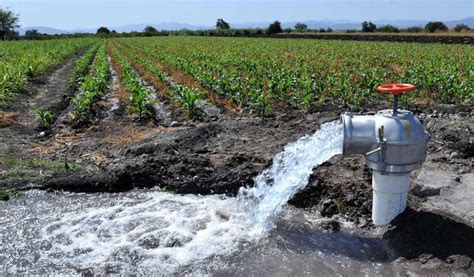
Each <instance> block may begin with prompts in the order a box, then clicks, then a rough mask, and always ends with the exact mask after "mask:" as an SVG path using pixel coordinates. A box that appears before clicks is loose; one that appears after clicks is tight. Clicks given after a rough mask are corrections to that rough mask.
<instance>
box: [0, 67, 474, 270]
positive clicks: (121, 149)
mask: <svg viewBox="0 0 474 277" xmlns="http://www.w3.org/2000/svg"><path fill="white" fill-rule="evenodd" d="M72 64H73V63H72V60H70V61H68V62H67V63H65V64H64V65H63V66H61V67H59V68H58V69H56V70H55V71H54V72H52V73H51V74H50V75H49V76H45V77H44V78H43V81H42V82H38V83H34V84H32V85H31V87H30V88H29V90H28V91H27V92H25V93H24V94H22V95H21V96H20V97H19V98H18V101H16V103H15V104H14V105H12V107H11V109H10V110H9V111H10V112H12V113H17V114H18V116H17V117H16V118H13V119H12V120H11V121H12V123H11V124H7V125H6V126H4V127H3V128H1V129H0V134H1V135H0V161H1V162H0V187H5V188H7V189H11V188H15V189H20V190H22V189H30V188H39V189H48V190H65V191H73V192H106V191H107V192H122V191H127V190H130V189H133V188H139V187H157V186H158V187H160V188H162V189H164V190H169V191H174V192H176V193H194V194H227V195H235V194H236V193H237V191H238V189H239V188H240V187H241V186H243V185H248V186H252V185H253V178H254V177H255V176H257V175H258V174H259V173H260V172H261V171H262V170H263V169H265V168H266V167H268V166H269V165H270V164H271V161H272V158H273V156H274V155H275V154H277V153H278V152H280V151H282V149H283V147H284V145H286V144H287V143H289V142H292V141H295V140H297V139H298V138H300V137H301V136H303V135H305V134H312V133H314V132H315V131H316V130H317V129H318V128H319V126H320V124H322V123H324V122H327V121H331V120H336V119H338V117H339V114H340V112H342V111H343V110H342V109H340V110H332V111H321V112H317V111H315V112H313V113H309V114H307V113H300V112H298V111H287V112H286V113H278V114H277V115H274V116H272V117H268V118H260V117H258V116H256V115H249V114H246V113H240V114H239V113H236V112H234V111H229V110H227V109H226V108H225V107H223V106H215V105H214V104H212V103H210V102H207V104H205V105H203V106H202V108H201V110H202V113H203V114H204V115H205V116H203V117H201V118H200V119H199V120H190V119H188V118H187V117H186V116H184V115H182V114H180V113H171V114H170V115H169V116H170V118H168V119H162V120H151V121H141V120H138V119H136V118H133V117H131V116H129V115H128V113H127V110H126V108H125V106H124V105H123V103H122V101H121V99H123V97H121V95H122V94H123V92H122V91H121V88H120V84H119V83H118V80H117V78H116V76H113V77H112V81H111V85H110V87H109V90H108V93H107V94H106V96H105V97H104V99H102V101H100V103H99V104H98V105H97V107H96V111H97V112H96V113H95V115H94V119H93V120H91V121H90V122H88V123H87V124H84V125H82V126H81V127H80V128H76V127H74V126H71V125H72V124H70V122H68V121H67V120H57V121H56V122H55V123H54V124H53V126H52V127H51V128H50V129H48V130H46V131H45V130H42V129H39V128H38V125H37V123H36V117H35V116H34V112H33V111H32V109H33V108H34V107H37V106H40V107H42V108H45V109H49V110H52V111H54V112H55V114H57V115H58V118H65V117H67V111H68V101H65V100H64V99H67V98H68V97H70V96H71V91H70V81H69V76H70V74H71V72H72ZM156 93H157V99H158V100H159V101H160V104H161V105H163V107H165V108H166V109H169V110H171V109H173V107H172V106H171V105H170V104H169V103H168V102H167V101H166V99H162V98H160V97H159V96H160V95H159V94H160V92H159V91H157V92H156ZM30 99H32V100H30ZM411 109H412V110H413V111H414V112H415V113H416V114H417V115H418V116H419V117H420V119H421V120H422V121H423V124H424V125H425V127H426V128H427V130H428V131H429V132H430V133H431V135H432V139H431V141H430V143H429V153H428V158H427V162H426V163H427V164H429V165H430V166H432V167H435V168H436V167H437V168H443V169H446V168H448V169H449V170H451V171H453V172H455V173H456V174H458V175H460V176H462V175H463V174H467V173H471V172H472V168H473V165H474V164H473V159H474V155H473V153H474V151H473V130H474V120H473V119H474V114H473V112H472V109H471V108H470V107H466V106H430V107H425V106H413V107H411ZM161 116H162V117H166V113H164V114H162V115H161ZM163 122H168V123H167V124H163ZM169 122H172V123H169ZM417 174H418V172H414V173H413V177H414V178H415V177H416V175H417ZM426 197H427V196H426V195H422V194H419V193H418V194H416V193H415V194H413V193H411V194H410V196H409V198H410V199H409V206H410V207H411V208H410V209H408V210H407V211H406V212H405V213H403V214H402V215H400V216H399V218H398V219H397V220H396V221H395V222H394V223H393V224H392V227H391V229H390V230H388V231H387V232H386V233H385V235H384V238H385V239H387V240H388V241H389V243H390V244H391V245H392V247H393V248H394V249H396V250H397V253H398V256H397V257H403V258H400V259H397V260H396V262H400V263H404V264H405V263H406V264H410V263H427V262H428V261H429V263H428V264H429V265H430V266H433V267H439V268H440V269H441V270H444V271H445V272H449V271H450V270H452V269H453V268H456V270H461V272H465V273H467V274H471V273H472V272H473V270H474V266H473V265H472V259H473V258H474V257H473V252H472V249H474V239H473V234H474V229H472V226H467V225H465V224H462V223H459V222H456V221H454V220H451V219H448V218H446V217H444V216H441V215H438V214H435V213H432V212H426V211H423V210H421V209H419V206H420V203H422V202H423V201H425V199H426ZM371 198H372V189H371V172H370V171H369V170H368V169H367V168H366V167H365V165H364V159H363V157H358V156H354V157H342V156H335V157H333V158H332V159H330V160H329V161H327V162H326V163H324V164H323V165H321V166H319V167H318V168H315V169H314V171H313V174H312V175H311V178H310V182H309V184H308V185H307V186H306V188H305V189H304V190H303V191H301V192H299V193H298V194H297V195H295V197H294V198H293V199H292V200H291V201H290V204H292V205H294V206H296V207H300V208H306V209H309V210H311V211H314V212H319V213H321V215H323V216H326V217H328V218H333V219H335V220H338V217H335V215H339V216H340V217H342V218H344V219H345V220H350V221H352V222H355V223H356V224H357V225H358V227H361V228H372V227H373V226H372V225H371V221H370V214H371V206H372V204H371ZM331 226H332V225H331ZM335 229H337V228H335ZM447 230H449V233H446V232H447ZM443 231H446V232H443ZM427 232H429V236H428V237H429V238H425V236H424V235H423V234H426V233H427ZM447 234H456V235H452V236H447ZM455 236H456V238H454V237H455Z"/></svg>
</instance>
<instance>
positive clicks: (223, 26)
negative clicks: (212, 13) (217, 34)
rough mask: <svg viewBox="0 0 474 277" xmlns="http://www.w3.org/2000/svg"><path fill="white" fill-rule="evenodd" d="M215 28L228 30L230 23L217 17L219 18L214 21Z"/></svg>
mask: <svg viewBox="0 0 474 277" xmlns="http://www.w3.org/2000/svg"><path fill="white" fill-rule="evenodd" d="M216 29H220V30H228V29H230V24H229V23H227V22H225V20H224V19H222V18H219V19H217V22H216Z"/></svg>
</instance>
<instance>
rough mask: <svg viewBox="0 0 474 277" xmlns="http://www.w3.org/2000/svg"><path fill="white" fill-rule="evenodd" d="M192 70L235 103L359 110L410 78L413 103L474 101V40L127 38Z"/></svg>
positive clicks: (122, 40) (134, 45)
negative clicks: (382, 89) (382, 87)
mask: <svg viewBox="0 0 474 277" xmlns="http://www.w3.org/2000/svg"><path fill="white" fill-rule="evenodd" d="M118 41H119V42H120V43H123V44H124V45H127V46H128V47H131V48H133V49H136V50H137V51H142V52H144V53H146V54H147V55H149V56H150V57H153V58H154V59H157V60H159V61H160V62H162V63H164V64H167V65H169V66H172V67H174V68H176V69H178V70H181V71H183V72H184V73H186V74H188V75H190V76H191V77H193V78H194V79H196V80H197V81H199V82H200V83H201V84H202V85H203V86H205V87H207V88H208V89H210V90H212V91H214V92H215V93H217V94H219V95H221V96H223V97H225V98H227V99H231V100H232V101H234V102H235V103H236V104H238V105H240V106H242V107H247V108H250V109H254V110H258V111H259V112H261V113H262V114H268V113H270V112H271V111H272V109H273V108H275V107H278V108H282V107H283V108H286V107H293V108H297V109H305V110H310V109H313V108H314V107H316V106H319V105H327V104H331V105H338V106H344V107H348V108H353V109H359V108H361V107H362V106H365V105H368V104H371V103H376V102H378V101H379V100H381V99H385V97H386V96H384V95H379V94H378V93H377V92H376V90H375V88H376V87H377V86H378V85H379V84H382V83H390V82H405V83H412V84H414V85H416V86H417V91H416V92H414V93H411V94H406V96H404V97H402V100H403V101H404V102H403V103H402V104H406V103H407V102H409V101H428V102H436V103H465V104H472V103H474V94H473V93H472V91H473V90H474V49H473V48H472V47H471V46H467V45H440V44H417V43H391V42H375V43H374V42H349V41H312V40H285V39H265V40H262V39H249V38H203V37H154V38H120V39H118Z"/></svg>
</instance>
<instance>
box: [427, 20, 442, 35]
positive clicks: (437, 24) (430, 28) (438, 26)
mask: <svg viewBox="0 0 474 277" xmlns="http://www.w3.org/2000/svg"><path fill="white" fill-rule="evenodd" d="M425 30H426V31H427V32H430V33H434V32H437V31H447V30H448V27H447V26H446V25H444V23H443V22H441V21H432V22H428V23H427V24H426V25H425Z"/></svg>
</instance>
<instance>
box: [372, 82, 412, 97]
mask: <svg viewBox="0 0 474 277" xmlns="http://www.w3.org/2000/svg"><path fill="white" fill-rule="evenodd" d="M377 90H378V91H379V92H386V93H391V94H393V95H397V96H399V95H402V94H403V93H405V92H407V91H412V90H415V86H414V85H410V84H384V85H380V86H379V87H378V88H377Z"/></svg>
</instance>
